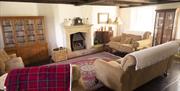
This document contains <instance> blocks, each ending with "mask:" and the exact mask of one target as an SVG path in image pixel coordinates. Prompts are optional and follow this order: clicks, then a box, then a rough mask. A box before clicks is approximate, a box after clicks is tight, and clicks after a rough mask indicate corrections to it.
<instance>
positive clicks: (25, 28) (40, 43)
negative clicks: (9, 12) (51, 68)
mask: <svg viewBox="0 0 180 91" xmlns="http://www.w3.org/2000/svg"><path fill="white" fill-rule="evenodd" d="M0 28H1V30H2V33H3V40H4V46H5V50H6V52H7V53H9V54H11V53H16V54H17V55H18V56H21V57H22V58H23V61H24V63H25V64H26V65H28V64H30V63H33V62H39V61H42V60H46V59H48V47H47V43H46V38H45V22H44V17H43V16H10V17H0Z"/></svg>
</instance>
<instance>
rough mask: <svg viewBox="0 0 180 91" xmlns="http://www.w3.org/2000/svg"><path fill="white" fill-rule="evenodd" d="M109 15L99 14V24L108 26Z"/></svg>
mask: <svg viewBox="0 0 180 91" xmlns="http://www.w3.org/2000/svg"><path fill="white" fill-rule="evenodd" d="M108 19H109V13H98V24H107V23H108Z"/></svg>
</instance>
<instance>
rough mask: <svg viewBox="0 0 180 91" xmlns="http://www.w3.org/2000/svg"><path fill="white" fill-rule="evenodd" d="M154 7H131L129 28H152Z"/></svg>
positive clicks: (134, 29)
mask: <svg viewBox="0 0 180 91" xmlns="http://www.w3.org/2000/svg"><path fill="white" fill-rule="evenodd" d="M155 14H156V12H155V7H153V6H148V7H136V8H132V9H131V16H130V17H131V20H130V29H131V30H132V31H151V32H153V30H154V21H155Z"/></svg>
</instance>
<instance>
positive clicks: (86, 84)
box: [0, 0, 180, 91]
mask: <svg viewBox="0 0 180 91" xmlns="http://www.w3.org/2000/svg"><path fill="white" fill-rule="evenodd" d="M10 1H11V0H10ZM12 1H13V0H12ZM19 1H21V0H19ZM19 1H18V0H17V2H16V0H15V2H9V1H8V2H7V1H1V2H0V48H1V52H3V53H0V54H1V55H3V56H1V55H0V61H3V62H4V61H5V60H7V59H6V58H5V57H4V55H6V57H7V56H8V55H10V54H13V57H14V56H18V58H17V59H13V61H11V60H10V58H11V57H12V55H11V56H9V57H8V60H10V61H7V62H4V63H3V64H2V65H0V66H1V67H2V68H1V70H2V69H4V71H2V73H3V74H2V73H1V75H2V76H1V77H0V79H3V81H1V82H4V81H5V78H6V76H7V74H6V73H9V72H10V73H9V74H11V73H12V72H13V71H17V70H13V69H16V67H17V68H21V69H19V70H24V71H25V70H26V71H27V72H28V69H31V68H33V67H34V69H35V68H39V67H41V66H43V67H46V66H48V67H49V66H52V67H53V65H60V66H61V65H65V66H69V65H67V64H72V65H70V68H71V69H72V70H73V73H72V75H70V76H65V77H64V78H63V79H67V77H70V78H73V80H72V81H70V83H67V84H65V83H63V84H65V85H68V86H69V88H70V87H71V85H70V84H71V82H73V83H72V91H86V90H96V91H121V90H123V91H133V90H134V91H156V90H159V91H178V90H179V89H180V88H179V85H180V83H179V81H180V79H179V77H180V74H179V70H178V68H179V66H180V64H179V60H180V59H179V55H178V53H177V52H178V50H179V49H178V48H179V45H180V44H179V39H180V27H179V25H180V24H179V21H180V18H179V16H180V14H179V12H180V11H179V8H180V2H176V1H175V2H173V3H172V2H171V3H169V2H168V3H167V2H166V3H158V4H155V3H154V2H150V1H151V0H149V1H148V0H145V1H144V2H143V0H142V1H141V0H137V1H135V2H133V1H126V0H125V1H124V0H122V1H121V0H117V1H121V3H128V4H129V6H128V4H119V3H118V2H115V1H114V2H113V5H112V4H108V5H106V4H103V3H104V2H106V1H104V0H98V1H99V2H100V1H101V2H100V3H99V2H98V1H97V2H98V4H96V3H97V2H96V1H93V2H86V3H87V4H81V3H79V5H76V4H75V5H73V4H70V3H71V2H72V1H71V0H70V1H71V2H70V1H69V3H68V1H67V2H66V3H62V2H65V1H61V0H60V1H59V2H61V3H56V2H48V1H47V2H43V1H42V2H41V1H40V2H38V1H37V2H36V1H34V2H33V1H27V2H19ZM22 1H23V0H22ZM80 1H81V0H79V2H80ZM110 1H111V0H110ZM110 1H107V3H108V2H110ZM74 2H75V1H74ZM77 2H78V0H77ZM142 2H143V3H142ZM72 3H73V2H72ZM94 3H95V4H94ZM139 3H140V4H139ZM147 3H148V4H147ZM91 4H92V5H91ZM130 4H133V5H130ZM143 4H145V5H143ZM158 10H159V16H158ZM163 10H164V11H165V12H168V11H169V10H172V16H171V15H169V17H170V19H171V21H169V22H168V23H167V25H170V28H169V29H170V30H168V29H167V31H171V34H170V32H166V35H164V36H160V37H161V39H159V38H158V36H159V35H158V33H161V32H159V31H158V29H159V28H158V25H160V22H159V21H158V17H159V19H161V18H162V17H160V16H161V14H160V13H161V12H163ZM168 14H169V13H167V15H168ZM163 16H165V15H163ZM166 17H168V16H166ZM6 20H7V21H11V20H12V22H10V23H7V22H5V23H4V22H3V21H6ZM31 20H32V21H31ZM21 21H22V25H21V24H19V25H18V24H15V23H18V22H21ZM155 21H156V22H155ZM163 22H165V20H164V21H163ZM26 23H27V24H26ZM170 23H171V24H170ZM6 24H7V25H6ZM33 24H34V25H33ZM36 24H37V25H36ZM164 24H166V23H164ZM164 24H163V27H162V28H161V29H164V28H166V26H167V25H164ZM11 25H12V26H11ZM31 25H33V28H34V30H35V31H36V32H37V31H39V32H37V33H36V32H35V33H34V32H33V33H34V35H32V36H30V35H28V33H29V32H28V28H29V27H30V26H31ZM9 26H11V27H10V28H11V29H12V33H13V36H12V37H11V36H10V37H9V35H8V33H10V32H9V30H11V29H9V28H6V29H7V30H8V32H7V34H6V31H5V28H4V27H9ZM17 26H18V27H19V28H22V29H20V30H18V28H17ZM160 26H161V25H160ZM164 26H165V27H164ZM39 27H41V28H42V29H41V28H39ZM156 27H157V29H156ZM161 29H160V31H161ZM29 30H31V29H30V28H29ZM41 30H42V32H41ZM164 30H165V29H164ZM22 31H23V34H21V32H22ZM162 31H163V30H162ZM17 32H19V35H18V33H17ZM41 33H42V34H41ZM163 33H165V32H163ZM6 35H8V36H6ZM22 35H24V37H23V38H25V39H24V40H23V42H25V43H24V44H23V43H22V41H21V40H20V39H21V38H22ZM15 36H16V37H15ZM33 36H35V37H34V38H35V39H37V40H33ZM121 36H122V37H121ZM169 36H170V37H169ZM7 37H9V38H12V40H13V43H15V44H13V43H10V45H8V43H7V42H6V41H7V39H6V38H7ZM28 37H29V39H28ZM164 37H166V38H164ZM163 38H164V39H163ZM18 39H19V40H18ZM30 40H31V42H28V41H30ZM137 40H138V41H137ZM171 40H172V42H168V41H171ZM174 40H175V41H174ZM9 41H10V40H8V42H9ZM18 41H19V42H18ZM117 42H122V43H124V44H127V42H128V43H129V44H130V45H128V46H126V45H123V44H122V43H119V44H118V43H117ZM130 42H131V43H130ZM165 42H168V43H165ZM175 42H176V43H175ZM33 43H34V45H33ZM162 43H163V44H164V45H163V44H162ZM12 44H13V45H12ZM159 45H160V46H159ZM177 45H178V46H177ZM12 46H13V47H12ZM143 50H145V51H143ZM139 51H140V52H139ZM146 51H151V52H152V53H149V52H146ZM167 51H168V52H169V53H166V52H167ZM134 52H135V53H134ZM136 52H139V53H137V54H136ZM4 53H5V54H4ZM7 54H8V55H7ZM15 54H16V55H15ZM138 54H144V55H141V56H143V57H144V59H145V60H148V59H149V60H148V61H152V60H157V59H158V61H152V63H146V62H145V64H144V65H143V66H148V68H147V69H145V70H144V69H143V70H142V68H139V69H140V71H141V72H139V71H138V72H139V73H138V72H136V71H137V70H138V67H137V69H135V68H134V69H135V70H132V69H131V66H132V64H135V63H134V61H131V62H133V63H132V64H131V62H130V64H127V65H128V66H127V65H119V64H123V62H124V61H123V60H125V59H127V60H136V62H137V60H138V59H134V58H133V57H131V56H137V57H139V56H138ZM149 55H150V56H151V57H154V58H150V56H149ZM173 55H175V56H176V57H173V58H172V60H170V58H171V56H173ZM141 56H140V60H141V58H142V59H143V57H141ZM156 56H157V57H156ZM166 56H167V57H166ZM1 57H2V58H1ZM135 58H136V57H135ZM161 58H162V59H161ZM144 59H143V60H144ZM162 60H165V61H162ZM166 60H168V61H166ZM169 61H173V62H172V65H173V66H171V67H170V69H168V68H169V64H170V63H169ZM153 62H154V63H153ZM1 63H2V62H1ZM109 64H112V67H111V66H108V65H109ZM149 64H151V65H149ZM153 64H157V65H153ZM167 64H168V65H167ZM103 65H105V67H104V66H103ZM129 65H130V66H129ZM3 66H4V67H3ZM119 66H122V70H121V68H118V67H119ZM151 66H152V67H151ZM114 67H115V68H114ZM116 67H117V68H116ZM23 68H24V69H23ZM45 69H47V68H45ZM103 69H104V70H103ZM105 69H106V70H105ZM117 69H119V71H118V72H116V71H115V70H117ZM167 69H168V70H167ZM5 70H6V71H5ZM12 70H13V71H12ZM129 70H130V71H131V70H132V73H133V72H136V73H138V74H137V78H136V76H135V77H134V79H137V81H136V80H133V77H132V76H131V75H132V74H131V75H129V74H125V72H126V71H127V72H128V71H129ZM154 70H156V71H154ZM121 71H122V72H121ZM113 72H114V73H113ZM119 72H120V73H119ZM123 72H124V73H123ZM70 73H71V72H70ZM98 73H99V74H98ZM100 73H101V74H102V75H101V74H100ZM106 73H107V74H106ZM108 73H109V74H110V73H111V75H112V76H114V78H112V77H109V76H110V75H108ZM116 73H118V75H117V74H116ZM122 73H123V75H127V76H125V78H123V77H124V76H123V75H122V76H121V75H119V74H122ZM136 73H135V74H136ZM145 73H147V74H148V75H149V76H148V75H147V77H144V79H142V78H141V77H143V75H145ZM20 74H21V73H20ZM22 74H23V73H22ZM37 74H38V73H37ZM54 74H55V73H54ZM142 74H143V75H142ZM160 74H161V75H160ZM163 74H164V75H167V77H166V76H165V77H162V75H163ZM174 74H175V76H174ZM51 75H52V74H51ZM8 76H11V75H8ZM118 76H119V77H118ZM128 76H129V77H131V78H126V77H128ZM159 76H160V77H159ZM37 77H38V76H37ZM116 77H118V78H117V79H116ZM120 77H122V78H123V79H126V80H125V81H128V82H123V81H122V83H120V82H119V81H120V79H119V78H120ZM122 78H121V79H122ZM154 78H155V80H152V79H154ZM127 79H132V82H130V81H129V80H127ZM7 80H8V79H6V81H7ZM11 80H12V79H11ZM16 80H17V79H16ZM26 80H27V79H26ZM54 80H56V79H54ZM69 80H70V79H69ZM110 80H111V81H110ZM117 80H119V81H117ZM151 80H152V81H151ZM17 81H22V80H17ZM14 82H16V81H14ZM6 83H7V82H6ZM47 83H48V82H47ZM130 83H131V84H130ZM165 83H166V84H165ZM2 84H4V83H1V86H0V87H1V88H4V85H2ZM9 84H10V83H9ZM16 84H17V83H16ZM27 84H28V81H27ZM31 84H32V83H31ZM120 84H122V85H120ZM11 85H12V84H11ZM130 85H131V86H130ZM6 86H7V84H6ZM128 86H129V87H128ZM148 86H152V88H148ZM45 87H47V86H45ZM42 88H43V87H41V88H40V89H42ZM69 88H68V90H67V89H66V90H62V91H69ZM7 89H8V88H7ZM8 90H10V91H11V90H12V89H10V88H9V89H8ZM21 90H22V89H20V91H21ZM31 90H32V88H31ZM46 90H47V89H46ZM70 90H71V89H70ZM12 91H13V90H12ZM26 91H27V89H26ZM32 91H36V90H32ZM47 91H48V90H47Z"/></svg>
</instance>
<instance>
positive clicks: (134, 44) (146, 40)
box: [107, 32, 152, 53]
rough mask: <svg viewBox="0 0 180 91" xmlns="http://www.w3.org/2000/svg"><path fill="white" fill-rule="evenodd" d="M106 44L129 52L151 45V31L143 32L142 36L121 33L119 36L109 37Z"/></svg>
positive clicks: (114, 48)
mask: <svg viewBox="0 0 180 91" xmlns="http://www.w3.org/2000/svg"><path fill="white" fill-rule="evenodd" d="M107 45H108V46H109V47H110V48H112V49H113V50H117V51H120V52H126V53H130V52H133V51H136V50H140V49H144V48H148V47H151V45H152V39H151V32H145V33H144V34H143V36H141V35H133V34H126V33H122V35H121V36H117V37H113V38H111V40H110V42H109V43H107Z"/></svg>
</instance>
